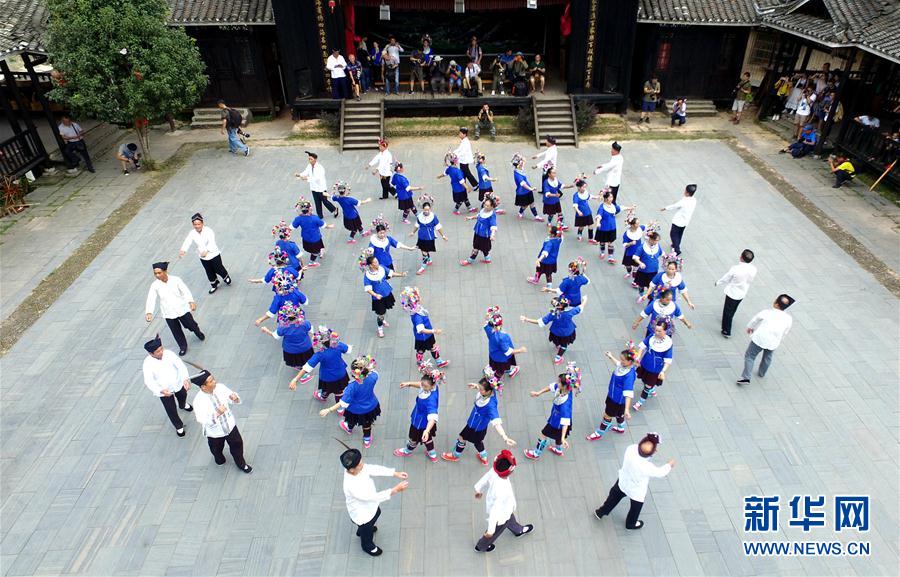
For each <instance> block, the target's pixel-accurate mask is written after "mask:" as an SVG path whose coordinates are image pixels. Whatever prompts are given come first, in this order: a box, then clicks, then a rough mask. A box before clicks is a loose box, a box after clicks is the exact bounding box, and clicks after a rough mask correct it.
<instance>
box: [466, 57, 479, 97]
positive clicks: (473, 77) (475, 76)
mask: <svg viewBox="0 0 900 577" xmlns="http://www.w3.org/2000/svg"><path fill="white" fill-rule="evenodd" d="M480 74H481V66H479V65H478V64H476V63H475V62H473V61H471V60H470V61H469V63H468V64H466V69H465V70H464V71H463V88H465V89H466V90H474V89H476V88H477V89H478V96H481V93H482V92H483V90H482V85H481V76H480Z"/></svg>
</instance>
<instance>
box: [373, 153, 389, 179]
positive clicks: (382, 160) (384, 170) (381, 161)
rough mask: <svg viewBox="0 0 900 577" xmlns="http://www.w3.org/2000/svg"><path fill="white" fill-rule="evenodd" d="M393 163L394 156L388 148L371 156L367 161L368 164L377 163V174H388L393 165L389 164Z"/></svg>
mask: <svg viewBox="0 0 900 577" xmlns="http://www.w3.org/2000/svg"><path fill="white" fill-rule="evenodd" d="M393 163H394V156H393V155H392V154H391V151H390V150H387V149H385V150H382V151H380V152H379V153H378V154H376V155H375V157H374V158H372V160H371V161H370V162H369V166H375V165H378V176H390V175H391V171H392V170H393V169H394V167H393V166H391V165H392V164H393Z"/></svg>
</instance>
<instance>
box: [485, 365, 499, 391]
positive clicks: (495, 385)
mask: <svg viewBox="0 0 900 577" xmlns="http://www.w3.org/2000/svg"><path fill="white" fill-rule="evenodd" d="M483 373H484V380H485V381H487V384H488V387H490V389H491V390H492V391H494V392H496V393H497V394H498V395H501V396H502V395H503V381H501V380H500V379H499V378H497V373H495V372H494V369H492V368H491V365H486V366H485V367H484V369H483Z"/></svg>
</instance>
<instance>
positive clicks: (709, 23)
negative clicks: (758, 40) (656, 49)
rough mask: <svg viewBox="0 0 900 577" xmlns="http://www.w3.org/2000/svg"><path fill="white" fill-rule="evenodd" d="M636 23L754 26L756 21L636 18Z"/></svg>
mask: <svg viewBox="0 0 900 577" xmlns="http://www.w3.org/2000/svg"><path fill="white" fill-rule="evenodd" d="M638 24H668V25H672V24H678V25H681V26H756V25H757V24H758V22H703V21H700V22H697V21H693V20H662V19H657V18H653V19H649V18H638Z"/></svg>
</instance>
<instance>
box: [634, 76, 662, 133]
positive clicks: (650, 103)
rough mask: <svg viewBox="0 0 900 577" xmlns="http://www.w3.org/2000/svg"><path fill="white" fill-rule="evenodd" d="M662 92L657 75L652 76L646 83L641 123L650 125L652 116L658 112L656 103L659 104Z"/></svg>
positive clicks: (642, 97)
mask: <svg viewBox="0 0 900 577" xmlns="http://www.w3.org/2000/svg"><path fill="white" fill-rule="evenodd" d="M660 92H662V86H661V85H660V83H659V78H657V77H656V74H652V75H651V76H650V80H648V81H646V82H644V92H643V96H641V119H640V120H639V121H638V124H640V123H641V122H646V123H648V124H649V123H650V114H651V113H652V112H655V111H656V103H657V102H659V94H660Z"/></svg>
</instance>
